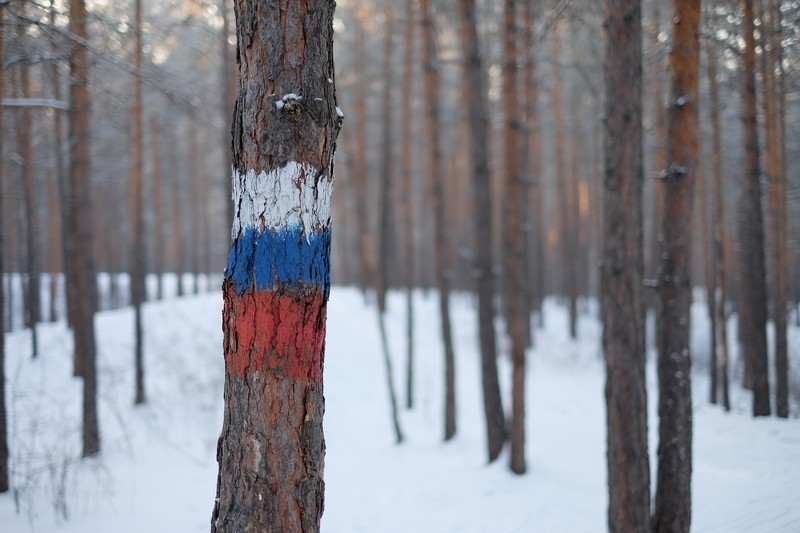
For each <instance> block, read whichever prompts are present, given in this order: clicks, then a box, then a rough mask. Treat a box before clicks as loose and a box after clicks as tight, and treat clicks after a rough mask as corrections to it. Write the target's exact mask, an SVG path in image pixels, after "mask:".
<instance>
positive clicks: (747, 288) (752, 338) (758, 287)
mask: <svg viewBox="0 0 800 533" xmlns="http://www.w3.org/2000/svg"><path fill="white" fill-rule="evenodd" d="M741 5H742V15H741V21H742V35H743V37H744V55H743V56H742V83H743V86H742V115H741V116H742V142H743V153H744V160H743V164H742V167H743V170H744V179H743V182H742V183H743V185H742V189H741V196H740V199H739V209H740V216H739V242H740V249H741V252H740V255H739V266H740V275H739V295H740V298H741V304H740V305H739V310H740V312H741V314H740V337H741V341H742V351H743V353H744V359H745V366H746V368H745V374H746V376H745V380H746V384H749V385H751V386H752V389H753V416H769V414H770V405H769V377H768V363H767V279H766V276H767V274H766V267H765V264H764V217H763V213H762V210H761V196H762V194H761V193H762V190H761V165H760V162H759V159H760V155H759V145H758V120H757V110H756V72H755V70H756V40H755V36H754V31H755V30H754V26H755V15H754V14H753V0H742V2H741ZM748 370H749V375H747V374H748ZM748 378H749V379H748Z"/></svg>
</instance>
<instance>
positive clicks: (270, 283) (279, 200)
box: [223, 161, 333, 380]
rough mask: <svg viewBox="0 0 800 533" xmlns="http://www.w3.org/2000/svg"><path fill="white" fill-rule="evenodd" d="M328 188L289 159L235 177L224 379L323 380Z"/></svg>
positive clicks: (227, 275) (308, 167) (323, 178)
mask: <svg viewBox="0 0 800 533" xmlns="http://www.w3.org/2000/svg"><path fill="white" fill-rule="evenodd" d="M332 184H333V180H332V178H331V177H330V176H329V175H324V174H322V173H320V172H319V171H318V170H317V169H315V168H314V167H313V166H311V165H307V164H302V163H297V162H294V161H290V162H289V163H287V164H286V165H285V166H283V167H281V168H277V169H274V170H270V171H262V172H258V173H256V172H255V171H252V170H250V171H247V172H246V173H243V174H242V173H238V172H236V173H234V176H233V201H234V206H235V209H236V210H237V211H238V213H237V216H236V218H235V219H234V223H233V230H232V246H231V252H230V256H229V258H228V264H227V268H226V270H225V286H224V291H225V300H226V302H228V305H226V308H225V316H224V318H223V319H224V320H225V321H226V323H228V324H232V322H230V321H235V322H236V327H235V328H228V335H227V336H226V339H225V366H226V371H227V373H228V374H234V375H239V376H244V375H245V374H246V373H248V371H250V372H252V371H254V370H255V371H258V370H262V369H270V370H272V371H273V372H276V373H277V374H279V375H283V376H284V377H286V378H291V379H309V380H317V379H319V378H320V377H321V376H322V354H323V349H324V343H325V318H326V303H327V300H328V293H329V292H330V244H331V230H330V205H331V190H332ZM265 311H266V312H265Z"/></svg>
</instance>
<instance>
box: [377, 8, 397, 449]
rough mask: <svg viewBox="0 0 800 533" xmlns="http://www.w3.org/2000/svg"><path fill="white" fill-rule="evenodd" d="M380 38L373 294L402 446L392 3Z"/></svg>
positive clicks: (395, 427)
mask: <svg viewBox="0 0 800 533" xmlns="http://www.w3.org/2000/svg"><path fill="white" fill-rule="evenodd" d="M383 31H384V35H383V67H384V71H383V94H382V98H381V101H382V104H383V106H382V107H383V110H382V112H383V121H382V124H381V126H382V128H381V130H382V131H381V137H382V141H383V142H382V145H383V146H382V149H383V154H382V156H381V176H380V183H379V191H378V194H379V198H378V202H379V206H380V207H379V215H378V231H377V232H376V237H377V238H378V242H377V243H376V244H375V247H374V249H375V250H377V252H378V253H377V257H376V258H375V259H376V263H375V267H376V270H377V271H376V272H375V273H374V276H373V277H374V279H375V292H376V295H377V300H378V322H379V327H380V334H381V348H382V351H383V361H384V366H385V367H386V385H387V388H388V392H389V407H390V409H391V417H392V425H393V427H394V434H395V440H396V442H397V443H398V444H400V443H401V442H403V432H402V430H401V429H400V419H399V415H398V412H397V393H396V391H395V386H394V370H393V366H392V358H391V354H390V351H389V341H388V337H387V333H386V322H385V314H386V293H387V292H388V291H389V268H388V267H389V265H388V263H389V261H390V257H389V255H390V246H389V245H390V239H391V237H390V232H389V218H390V211H391V207H392V206H391V202H390V201H389V198H390V196H391V194H390V193H391V189H390V188H391V184H392V181H393V179H392V177H393V170H394V166H393V164H392V148H393V147H394V142H393V140H392V125H393V124H392V87H393V86H394V83H393V81H392V48H393V46H392V37H393V35H394V13H393V11H392V8H391V3H388V4H387V5H386V25H385V27H384V30H383Z"/></svg>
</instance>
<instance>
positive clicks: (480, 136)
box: [458, 0, 507, 462]
mask: <svg viewBox="0 0 800 533" xmlns="http://www.w3.org/2000/svg"><path fill="white" fill-rule="evenodd" d="M458 5H459V13H460V19H461V46H462V47H463V51H464V69H465V70H466V72H465V80H464V81H465V83H464V87H463V88H462V90H463V91H464V92H465V94H466V97H465V104H466V106H467V108H468V117H469V118H468V120H469V133H470V150H471V158H472V178H473V187H474V189H473V196H474V201H475V204H474V206H473V208H474V212H473V213H472V216H473V219H474V222H475V243H476V253H475V263H474V271H475V281H476V283H477V293H478V330H479V340H480V350H481V375H482V387H483V407H484V413H485V415H486V434H487V435H486V436H487V444H488V451H489V462H492V461H494V460H495V459H497V457H498V455H500V452H501V451H502V449H503V444H504V443H505V441H506V436H507V434H506V421H505V416H504V415H503V402H502V399H501V397H500V384H499V381H498V376H497V340H496V336H495V329H494V315H495V312H494V297H495V291H494V285H495V284H494V272H493V270H492V192H491V184H490V174H491V173H490V170H489V138H488V137H489V124H488V114H489V112H488V109H489V105H488V98H487V93H486V89H485V83H484V72H483V58H482V57H481V53H480V47H479V43H478V30H477V19H476V16H475V0H459V3H458Z"/></svg>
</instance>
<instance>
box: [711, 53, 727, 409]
mask: <svg viewBox="0 0 800 533" xmlns="http://www.w3.org/2000/svg"><path fill="white" fill-rule="evenodd" d="M706 55H707V56H708V60H707V65H708V86H709V107H710V110H709V111H710V119H711V166H712V179H713V184H712V187H713V191H712V196H713V198H714V223H713V225H714V252H713V253H714V256H713V261H712V262H713V263H714V278H715V279H714V287H715V291H714V314H715V316H716V318H715V320H714V323H715V324H716V327H717V335H716V337H717V350H718V354H715V355H716V356H715V357H714V359H713V360H715V361H716V364H717V366H716V367H715V368H712V369H711V372H712V380H711V383H712V388H711V397H712V403H716V400H717V399H718V398H719V397H720V394H719V391H718V390H716V388H715V385H719V387H720V388H721V396H722V400H721V401H722V405H723V407H724V408H725V410H726V411H730V408H731V401H730V395H729V391H728V384H729V378H728V327H727V322H728V317H727V315H726V313H725V303H726V300H727V298H726V293H727V290H728V286H727V280H726V279H725V278H726V272H727V257H728V254H727V253H726V251H725V194H724V189H723V184H722V128H721V127H720V119H719V80H718V79H717V56H716V53H715V50H714V45H713V44H708V45H706ZM714 376H717V378H716V379H714Z"/></svg>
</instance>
